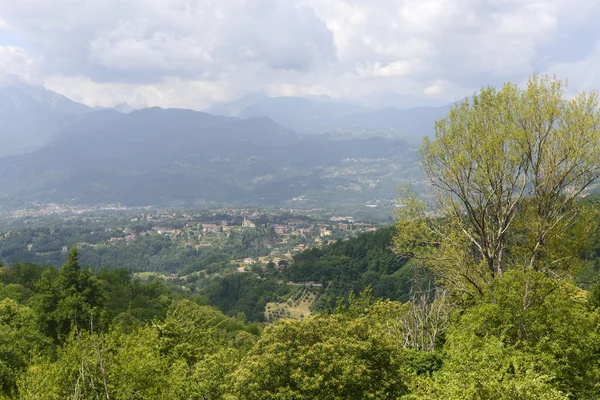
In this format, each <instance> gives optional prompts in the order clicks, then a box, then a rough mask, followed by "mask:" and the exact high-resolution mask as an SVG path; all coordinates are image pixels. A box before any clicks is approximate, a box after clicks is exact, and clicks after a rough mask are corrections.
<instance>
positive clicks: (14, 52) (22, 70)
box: [0, 46, 33, 79]
mask: <svg viewBox="0 0 600 400" xmlns="http://www.w3.org/2000/svg"><path fill="white" fill-rule="evenodd" d="M32 70H33V60H32V59H31V58H29V56H28V55H27V53H26V52H25V50H23V49H21V48H19V47H16V46H0V79H4V78H6V77H8V76H10V75H21V76H22V77H23V78H25V79H28V78H30V77H31V72H32Z"/></svg>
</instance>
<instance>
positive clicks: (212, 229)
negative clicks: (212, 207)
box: [202, 224, 219, 233]
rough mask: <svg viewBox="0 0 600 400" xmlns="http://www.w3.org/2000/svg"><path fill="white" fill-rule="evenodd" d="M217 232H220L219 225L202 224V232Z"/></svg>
mask: <svg viewBox="0 0 600 400" xmlns="http://www.w3.org/2000/svg"><path fill="white" fill-rule="evenodd" d="M217 232H219V225H216V224H202V233H217Z"/></svg>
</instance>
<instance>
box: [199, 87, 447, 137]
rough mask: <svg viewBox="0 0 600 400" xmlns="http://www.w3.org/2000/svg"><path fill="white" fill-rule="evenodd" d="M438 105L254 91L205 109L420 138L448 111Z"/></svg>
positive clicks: (309, 127) (300, 125)
mask: <svg viewBox="0 0 600 400" xmlns="http://www.w3.org/2000/svg"><path fill="white" fill-rule="evenodd" d="M450 108H451V105H445V106H441V107H416V108H409V109H401V108H395V107H384V108H369V107H365V106H361V105H356V104H351V103H347V102H343V101H340V100H336V99H333V98H330V97H327V96H320V97H311V98H301V97H268V96H265V95H260V94H254V95H249V96H244V97H242V98H240V99H238V100H235V101H233V102H231V103H226V104H221V105H218V106H215V107H212V108H210V109H209V112H211V113H215V114H221V115H229V116H235V117H240V118H249V117H261V116H263V117H269V118H272V119H273V120H274V121H276V122H277V123H279V124H281V125H284V126H287V127H289V128H291V129H294V130H295V131H297V132H300V133H307V134H319V133H327V132H331V131H334V130H336V129H357V128H371V129H389V130H392V131H396V132H397V133H398V134H399V135H402V136H404V137H412V138H421V137H423V136H425V135H427V134H431V133H432V132H433V125H434V121H436V120H438V119H440V118H442V117H444V116H445V115H446V114H448V111H449V110H450Z"/></svg>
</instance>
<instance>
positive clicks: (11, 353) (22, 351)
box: [0, 299, 50, 396]
mask: <svg viewBox="0 0 600 400" xmlns="http://www.w3.org/2000/svg"><path fill="white" fill-rule="evenodd" d="M49 351H50V340H49V339H48V338H47V337H45V336H44V335H42V334H41V333H40V332H39V330H38V326H37V321H36V316H35V314H34V313H33V311H32V310H31V309H30V308H29V307H26V306H23V305H20V304H18V303H17V302H16V301H14V300H10V299H6V300H3V301H0V396H1V395H15V394H16V388H17V386H16V383H17V376H18V375H19V374H20V373H21V372H22V371H23V370H25V368H26V367H27V366H29V365H30V364H31V361H32V360H33V359H34V358H35V357H36V356H38V355H40V354H44V353H47V352H49Z"/></svg>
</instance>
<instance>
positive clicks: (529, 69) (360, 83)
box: [0, 0, 600, 109]
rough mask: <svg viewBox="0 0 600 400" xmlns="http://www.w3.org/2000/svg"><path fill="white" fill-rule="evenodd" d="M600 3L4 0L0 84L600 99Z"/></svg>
mask: <svg viewBox="0 0 600 400" xmlns="http://www.w3.org/2000/svg"><path fill="white" fill-rule="evenodd" d="M599 20H600V2H599V1H595V0H569V1H566V0H0V79H3V78H4V77H6V76H8V75H18V76H20V77H21V78H22V79H25V80H27V81H30V82H32V83H36V84H43V85H44V86H46V87H47V88H48V89H51V90H54V91H56V92H59V93H62V94H64V95H66V96H67V97H70V98H72V99H73V100H76V101H80V102H83V103H86V104H88V105H92V106H94V105H104V106H111V105H115V104H117V103H120V102H127V103H129V104H131V105H132V106H134V107H144V106H161V107H184V108H193V109H204V108H206V107H208V106H209V105H211V104H213V103H218V102H226V101H230V100H233V99H235V98H238V97H240V96H243V95H245V94H248V93H258V92H260V93H266V94H269V95H272V96H306V95H317V94H319V95H329V96H332V97H335V98H340V99H345V100H348V101H353V102H363V103H368V104H374V105H384V104H385V105H388V104H389V105H398V106H403V107H407V106H419V105H435V104H445V103H448V102H450V101H454V100H458V99H460V98H463V97H465V96H468V95H471V94H473V93H474V92H475V91H476V90H478V89H479V88H481V87H482V86H485V85H501V84H502V83H503V82H507V81H511V82H515V83H522V82H524V81H525V80H526V79H527V77H528V76H529V75H531V74H533V73H536V72H537V73H547V74H556V75H557V76H558V77H559V78H561V79H564V78H569V83H570V85H569V88H570V90H572V91H582V90H585V91H588V90H595V89H600V75H599V72H598V71H600V24H598V23H597V21H599Z"/></svg>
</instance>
